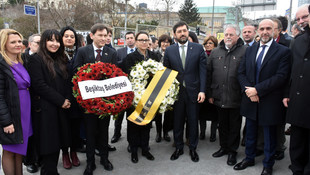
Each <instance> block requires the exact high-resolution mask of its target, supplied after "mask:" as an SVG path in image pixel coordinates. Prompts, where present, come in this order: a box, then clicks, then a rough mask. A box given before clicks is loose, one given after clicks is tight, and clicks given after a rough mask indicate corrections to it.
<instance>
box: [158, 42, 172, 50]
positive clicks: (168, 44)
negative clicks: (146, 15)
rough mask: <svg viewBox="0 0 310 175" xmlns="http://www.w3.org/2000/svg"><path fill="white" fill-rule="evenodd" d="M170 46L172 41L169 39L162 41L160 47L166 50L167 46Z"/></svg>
mask: <svg viewBox="0 0 310 175" xmlns="http://www.w3.org/2000/svg"><path fill="white" fill-rule="evenodd" d="M169 46H170V42H169V41H168V40H165V41H163V42H161V43H160V48H161V49H162V50H163V51H165V50H166V49H167V47H169Z"/></svg>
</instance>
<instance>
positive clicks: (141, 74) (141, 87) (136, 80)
mask: <svg viewBox="0 0 310 175" xmlns="http://www.w3.org/2000/svg"><path fill="white" fill-rule="evenodd" d="M164 68H165V67H164V66H163V64H162V63H160V62H157V61H154V60H152V59H148V60H147V61H142V62H139V63H137V64H136V65H135V66H134V67H132V69H131V71H130V75H129V80H130V82H131V84H132V90H133V91H134V93H135V97H134V100H133V105H134V106H137V105H138V103H139V101H140V99H141V97H142V94H143V93H144V91H145V90H146V87H147V85H148V83H149V82H150V80H151V78H152V77H153V76H154V75H155V73H156V72H157V71H159V70H163V69H164ZM179 84H180V83H179V82H178V80H177V79H174V81H173V83H172V84H171V86H170V88H169V89H168V91H167V94H166V96H165V98H164V100H163V101H162V102H161V104H160V106H159V110H158V112H159V113H164V112H165V111H167V110H172V105H173V104H174V102H175V101H176V100H177V97H178V93H179Z"/></svg>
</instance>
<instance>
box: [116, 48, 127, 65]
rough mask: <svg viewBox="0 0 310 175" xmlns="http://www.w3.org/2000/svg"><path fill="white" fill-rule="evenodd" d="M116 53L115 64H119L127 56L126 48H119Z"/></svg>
mask: <svg viewBox="0 0 310 175" xmlns="http://www.w3.org/2000/svg"><path fill="white" fill-rule="evenodd" d="M116 52H117V57H118V60H117V62H118V63H119V64H120V63H121V62H122V61H123V60H124V59H125V58H126V56H127V47H123V48H120V49H118V50H117V51H116Z"/></svg>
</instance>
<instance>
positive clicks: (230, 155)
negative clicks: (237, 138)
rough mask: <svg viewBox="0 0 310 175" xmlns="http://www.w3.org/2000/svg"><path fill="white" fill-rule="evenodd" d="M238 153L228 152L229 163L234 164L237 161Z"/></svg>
mask: <svg viewBox="0 0 310 175" xmlns="http://www.w3.org/2000/svg"><path fill="white" fill-rule="evenodd" d="M236 157H237V153H235V152H232V153H228V158H227V165H230V166H233V165H235V164H236V163H237V158H236Z"/></svg>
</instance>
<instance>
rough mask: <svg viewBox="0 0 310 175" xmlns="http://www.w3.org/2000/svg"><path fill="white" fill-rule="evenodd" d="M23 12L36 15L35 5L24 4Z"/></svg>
mask: <svg viewBox="0 0 310 175" xmlns="http://www.w3.org/2000/svg"><path fill="white" fill-rule="evenodd" d="M24 14H25V15H31V16H36V7H35V6H31V5H24Z"/></svg>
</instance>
